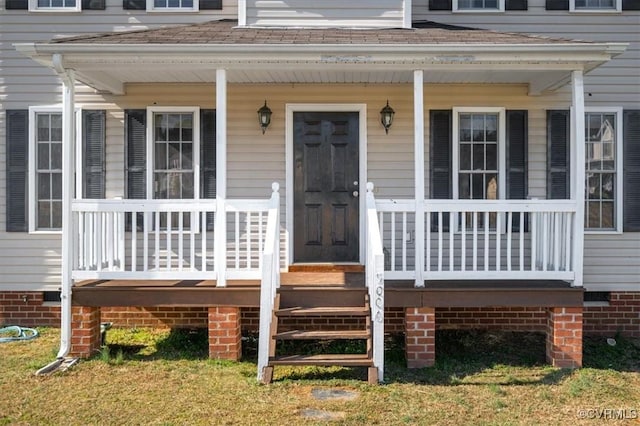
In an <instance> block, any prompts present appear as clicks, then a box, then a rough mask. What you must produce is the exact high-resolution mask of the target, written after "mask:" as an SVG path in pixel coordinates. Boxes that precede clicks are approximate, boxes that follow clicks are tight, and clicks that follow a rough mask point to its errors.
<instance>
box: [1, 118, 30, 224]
mask: <svg viewBox="0 0 640 426" xmlns="http://www.w3.org/2000/svg"><path fill="white" fill-rule="evenodd" d="M6 114H7V115H6V117H7V121H6V124H7V133H6V134H7V162H6V164H7V228H6V229H7V232H27V230H28V218H27V217H28V214H27V203H28V199H29V197H28V185H27V181H28V180H27V171H28V162H29V111H28V110H26V109H24V110H22V109H21V110H7V112H6Z"/></svg>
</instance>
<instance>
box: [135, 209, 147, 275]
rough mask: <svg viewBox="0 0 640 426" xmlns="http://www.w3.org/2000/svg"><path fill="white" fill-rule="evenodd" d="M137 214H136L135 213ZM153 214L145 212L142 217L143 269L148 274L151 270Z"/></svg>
mask: <svg viewBox="0 0 640 426" xmlns="http://www.w3.org/2000/svg"><path fill="white" fill-rule="evenodd" d="M133 214H135V213H133ZM150 220H151V213H149V212H144V213H143V216H142V269H143V270H144V271H145V272H147V271H148V270H149V256H150V253H149V221H150Z"/></svg>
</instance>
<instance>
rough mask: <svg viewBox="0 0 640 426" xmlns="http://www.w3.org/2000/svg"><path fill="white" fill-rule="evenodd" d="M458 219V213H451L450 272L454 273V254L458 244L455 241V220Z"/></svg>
mask: <svg viewBox="0 0 640 426" xmlns="http://www.w3.org/2000/svg"><path fill="white" fill-rule="evenodd" d="M456 217H457V213H456V212H449V270H450V271H453V266H454V260H453V252H454V249H455V245H456V242H455V241H454V239H453V238H454V237H455V229H456V228H455V218H456Z"/></svg>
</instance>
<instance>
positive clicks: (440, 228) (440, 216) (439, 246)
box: [438, 211, 451, 272]
mask: <svg viewBox="0 0 640 426" xmlns="http://www.w3.org/2000/svg"><path fill="white" fill-rule="evenodd" d="M443 227H444V224H443V223H442V211H439V212H438V272H442V228H443ZM449 232H451V229H450V230H449Z"/></svg>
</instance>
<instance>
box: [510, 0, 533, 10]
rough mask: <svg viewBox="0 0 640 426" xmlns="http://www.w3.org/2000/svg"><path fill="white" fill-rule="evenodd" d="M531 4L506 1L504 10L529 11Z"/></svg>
mask: <svg viewBox="0 0 640 426" xmlns="http://www.w3.org/2000/svg"><path fill="white" fill-rule="evenodd" d="M528 8H529V4H528V2H527V0H506V1H505V4H504V10H527V9H528Z"/></svg>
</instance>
